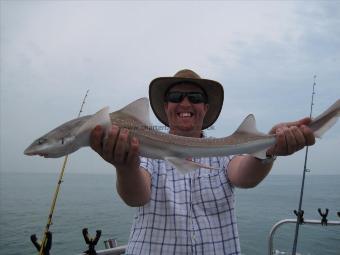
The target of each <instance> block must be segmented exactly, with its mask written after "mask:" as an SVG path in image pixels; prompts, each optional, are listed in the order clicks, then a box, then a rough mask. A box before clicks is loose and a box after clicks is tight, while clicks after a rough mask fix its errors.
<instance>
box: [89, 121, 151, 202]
mask: <svg viewBox="0 0 340 255" xmlns="http://www.w3.org/2000/svg"><path fill="white" fill-rule="evenodd" d="M130 140H131V141H129V131H128V130H127V129H124V128H122V129H119V128H118V127H117V126H115V125H112V127H111V129H110V130H109V132H108V135H107V137H106V136H105V132H104V130H103V129H102V128H101V127H100V126H97V127H95V129H94V130H93V131H92V132H91V137H90V144H91V148H92V149H93V150H95V151H96V152H97V153H98V154H99V155H100V156H101V157H102V158H103V159H104V160H106V161H107V162H109V163H111V164H112V165H113V166H114V167H115V168H116V170H117V191H118V194H119V195H120V197H121V198H122V199H123V200H124V201H125V203H126V204H127V205H130V206H142V205H145V204H146V203H147V202H148V201H149V200H150V197H151V176H150V174H149V173H148V172H147V171H146V170H145V169H143V168H140V167H139V165H140V160H139V142H138V140H137V138H136V137H132V138H131V139H130Z"/></svg>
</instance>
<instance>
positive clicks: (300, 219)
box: [292, 75, 316, 255]
mask: <svg viewBox="0 0 340 255" xmlns="http://www.w3.org/2000/svg"><path fill="white" fill-rule="evenodd" d="M315 80H316V75H314V83H313V92H312V99H311V103H310V113H309V117H310V118H312V113H313V105H314V95H315V86H316V82H315ZM308 148H309V147H308V146H306V152H305V162H304V166H303V174H302V183H301V190H300V200H299V209H298V211H297V212H295V211H294V212H295V214H296V217H297V221H296V225H295V234H294V244H293V250H292V255H296V248H297V241H298V236H299V229H300V225H301V224H302V223H303V211H302V210H301V208H302V199H303V191H304V189H305V178H306V173H307V172H309V171H310V170H309V169H307V161H308Z"/></svg>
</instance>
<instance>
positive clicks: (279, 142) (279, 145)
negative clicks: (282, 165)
mask: <svg viewBox="0 0 340 255" xmlns="http://www.w3.org/2000/svg"><path fill="white" fill-rule="evenodd" d="M286 148H287V144H286V137H285V135H284V132H283V128H279V129H277V130H276V144H275V146H274V148H273V150H272V151H271V152H268V153H269V154H270V155H281V153H280V152H281V151H284V150H286Z"/></svg>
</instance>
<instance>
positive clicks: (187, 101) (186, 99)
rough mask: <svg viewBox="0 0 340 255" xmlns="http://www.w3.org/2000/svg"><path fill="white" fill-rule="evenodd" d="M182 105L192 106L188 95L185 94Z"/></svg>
mask: <svg viewBox="0 0 340 255" xmlns="http://www.w3.org/2000/svg"><path fill="white" fill-rule="evenodd" d="M180 105H182V106H190V105H191V103H190V101H189V99H188V97H187V96H185V97H184V98H183V100H182V101H181V102H180Z"/></svg>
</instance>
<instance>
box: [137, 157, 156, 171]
mask: <svg viewBox="0 0 340 255" xmlns="http://www.w3.org/2000/svg"><path fill="white" fill-rule="evenodd" d="M139 159H140V165H139V166H140V167H142V168H144V169H145V170H146V171H148V172H149V174H150V175H152V172H153V163H152V159H150V158H145V157H139Z"/></svg>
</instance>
